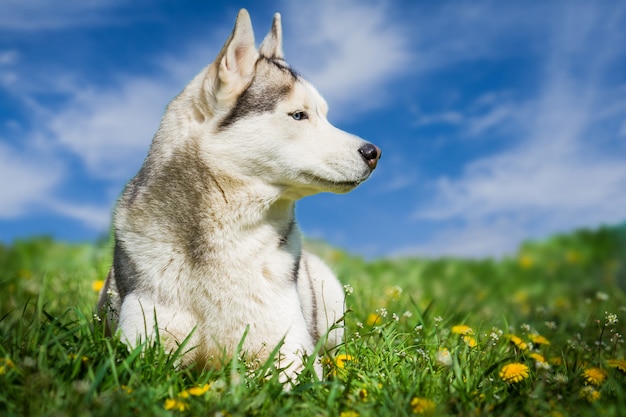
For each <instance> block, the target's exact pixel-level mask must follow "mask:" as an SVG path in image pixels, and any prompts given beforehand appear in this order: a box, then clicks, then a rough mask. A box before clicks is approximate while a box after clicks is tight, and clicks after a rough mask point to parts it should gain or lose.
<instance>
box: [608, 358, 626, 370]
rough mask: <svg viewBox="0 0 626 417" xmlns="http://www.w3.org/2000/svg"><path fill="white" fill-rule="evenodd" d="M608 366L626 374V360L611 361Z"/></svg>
mask: <svg viewBox="0 0 626 417" xmlns="http://www.w3.org/2000/svg"><path fill="white" fill-rule="evenodd" d="M606 364H607V365H609V366H610V367H611V368H617V369H619V370H620V371H622V372H624V373H626V361H625V360H624V359H609V360H608V361H606Z"/></svg>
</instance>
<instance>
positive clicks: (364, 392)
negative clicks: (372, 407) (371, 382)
mask: <svg viewBox="0 0 626 417" xmlns="http://www.w3.org/2000/svg"><path fill="white" fill-rule="evenodd" d="M359 398H360V399H361V400H362V401H366V400H367V390H366V389H365V388H361V389H360V390H359Z"/></svg>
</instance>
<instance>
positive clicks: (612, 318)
mask: <svg viewBox="0 0 626 417" xmlns="http://www.w3.org/2000/svg"><path fill="white" fill-rule="evenodd" d="M604 317H605V319H606V324H607V325H609V326H610V325H612V324H615V323H617V314H613V313H609V312H608V311H605V312H604Z"/></svg>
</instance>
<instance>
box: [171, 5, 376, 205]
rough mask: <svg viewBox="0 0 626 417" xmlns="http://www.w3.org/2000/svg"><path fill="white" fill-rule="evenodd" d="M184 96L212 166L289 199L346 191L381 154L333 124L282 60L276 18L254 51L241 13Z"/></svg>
mask: <svg viewBox="0 0 626 417" xmlns="http://www.w3.org/2000/svg"><path fill="white" fill-rule="evenodd" d="M181 96H186V97H187V98H185V99H184V100H183V101H184V104H185V106H186V107H185V108H186V110H185V111H187V112H189V114H190V117H189V119H190V120H191V121H192V125H193V126H194V128H193V129H192V131H191V132H190V133H191V135H190V136H191V137H193V138H195V140H197V141H198V148H199V149H200V150H201V154H202V155H203V158H204V159H205V161H206V163H207V164H208V165H209V166H216V167H218V168H220V169H222V170H223V171H225V172H228V173H229V175H240V176H242V177H246V178H248V177H250V178H251V177H254V178H257V179H260V180H261V181H263V182H264V183H266V184H268V185H271V186H275V187H276V188H277V189H279V190H280V192H281V194H282V196H283V197H285V198H294V199H296V198H300V197H302V196H305V195H310V194H314V193H317V192H321V191H331V192H339V193H341V192H347V191H349V190H351V189H352V188H354V187H356V186H357V185H358V184H360V183H361V182H363V181H365V180H366V179H367V178H368V177H369V175H370V174H371V172H372V170H373V169H374V168H375V167H376V164H377V162H378V159H379V158H380V156H381V151H380V149H379V148H378V147H376V146H375V145H373V144H371V143H368V142H366V141H364V140H362V139H360V138H358V137H356V136H354V135H351V134H349V133H346V132H344V131H342V130H339V129H337V128H335V127H334V126H332V125H331V124H330V123H329V122H328V120H327V118H326V114H327V111H328V106H327V104H326V101H325V100H324V99H323V98H322V96H321V95H320V94H319V93H318V92H317V90H316V89H315V88H314V87H313V86H312V85H311V84H310V83H309V82H307V81H306V80H305V79H303V78H302V77H301V76H300V75H299V74H297V73H296V72H295V71H294V70H293V69H291V67H290V66H289V65H288V64H287V63H286V62H285V60H284V55H283V49H282V28H281V20H280V15H279V14H276V15H275V16H274V21H273V23H272V27H271V29H270V32H269V33H268V34H267V36H266V37H265V39H264V40H263V42H262V43H261V46H260V47H259V49H258V50H257V48H256V46H255V42H254V34H253V31H252V23H251V22H250V17H249V15H248V12H247V11H246V10H244V9H242V10H241V11H240V12H239V14H238V16H237V20H236V23H235V28H234V29H233V32H232V34H231V35H230V37H229V38H228V40H227V41H226V43H225V45H224V47H223V48H222V50H221V52H220V53H219V55H218V57H217V59H216V60H215V62H213V63H212V64H211V65H209V66H208V67H207V68H206V69H205V70H204V71H203V72H201V73H200V74H199V75H198V76H197V77H196V78H195V79H194V81H192V83H190V85H189V86H188V87H187V89H186V90H185V92H184V93H183V94H181ZM190 102H191V103H192V106H189V104H190ZM190 107H191V108H190ZM179 108H180V106H179ZM179 111H180V110H179ZM189 119H188V120H189Z"/></svg>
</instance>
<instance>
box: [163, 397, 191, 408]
mask: <svg viewBox="0 0 626 417" xmlns="http://www.w3.org/2000/svg"><path fill="white" fill-rule="evenodd" d="M163 408H165V409H166V410H178V411H185V410H186V409H187V404H185V403H184V402H183V401H180V400H177V399H175V398H168V399H167V400H165V405H164V406H163Z"/></svg>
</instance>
